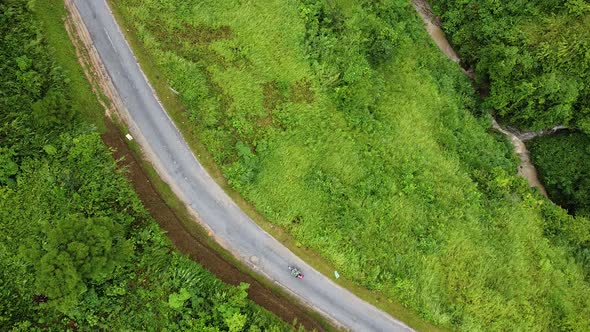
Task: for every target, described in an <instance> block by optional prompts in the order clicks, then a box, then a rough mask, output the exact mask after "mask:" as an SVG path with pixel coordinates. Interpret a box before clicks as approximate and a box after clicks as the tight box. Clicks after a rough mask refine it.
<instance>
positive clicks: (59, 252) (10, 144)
mask: <svg viewBox="0 0 590 332" xmlns="http://www.w3.org/2000/svg"><path fill="white" fill-rule="evenodd" d="M34 5H35V3H34V2H30V1H23V0H9V1H4V2H2V3H0V30H1V31H2V37H0V330H2V331H10V330H14V331H36V330H66V329H67V330H81V331H95V330H109V331H124V330H158V331H159V330H174V331H178V330H198V331H261V330H270V331H288V330H292V329H293V327H291V326H289V325H286V324H284V323H282V322H280V321H279V320H278V319H277V318H276V317H274V316H272V315H271V314H270V313H268V312H266V311H265V310H263V309H261V308H260V307H258V306H256V305H254V304H253V303H252V302H250V301H248V300H247V299H246V296H247V292H246V291H247V285H242V286H240V287H232V286H228V285H225V284H223V283H222V282H220V281H219V280H217V279H216V278H215V277H214V276H213V275H212V274H210V273H209V272H208V271H206V270H205V269H204V268H203V267H201V266H199V265H197V264H195V263H194V262H192V261H191V260H190V259H189V258H187V257H184V256H182V255H180V254H179V253H177V252H176V251H174V250H173V248H172V246H171V244H170V243H169V242H168V240H167V239H166V237H165V236H164V234H163V233H162V231H161V230H159V228H158V227H157V225H156V223H155V222H154V221H153V220H152V219H151V217H150V215H149V214H148V212H147V211H146V210H145V208H144V207H143V206H142V204H141V202H140V201H139V199H138V197H137V196H136V194H135V193H134V192H133V190H132V188H131V185H130V184H129V183H128V182H127V180H126V179H125V177H124V174H123V172H122V171H121V170H119V169H118V166H117V163H116V162H115V161H114V160H113V159H112V156H111V154H110V151H109V150H108V149H107V148H106V147H105V146H104V145H103V143H102V142H101V140H100V136H99V134H98V133H97V132H95V129H94V127H93V126H90V125H89V124H87V123H86V122H84V121H83V120H82V118H81V115H80V110H78V109H76V108H74V107H72V105H73V104H75V105H81V104H83V103H80V102H79V101H74V100H73V98H72V95H73V93H72V92H71V91H70V88H71V86H70V85H69V84H70V80H69V79H67V74H68V73H67V72H64V71H62V68H60V67H59V66H57V64H56V63H55V62H54V61H53V60H52V58H53V57H52V54H51V52H50V50H49V47H48V45H47V44H46V39H45V38H44V37H43V32H42V31H41V29H40V28H39V25H40V24H39V22H37V21H36V20H35V19H34V15H33V13H32V12H31V8H34ZM52 5H55V4H52ZM60 24H61V23H60ZM61 29H62V33H63V34H65V31H63V27H61ZM78 83H79V81H78Z"/></svg>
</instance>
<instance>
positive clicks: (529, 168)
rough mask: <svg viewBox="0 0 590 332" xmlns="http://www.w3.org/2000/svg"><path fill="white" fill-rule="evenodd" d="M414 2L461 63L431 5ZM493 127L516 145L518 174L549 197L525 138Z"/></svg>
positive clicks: (442, 45)
mask: <svg viewBox="0 0 590 332" xmlns="http://www.w3.org/2000/svg"><path fill="white" fill-rule="evenodd" d="M413 4H414V8H416V11H417V12H418V14H420V17H422V20H423V21H424V24H426V31H428V34H429V35H430V37H431V38H432V40H434V42H435V44H436V45H437V46H438V48H439V49H440V50H441V51H442V52H443V53H444V54H445V55H446V56H447V57H448V58H449V59H451V60H452V61H453V62H456V63H458V64H460V63H461V59H460V58H459V56H458V55H457V53H456V52H455V50H453V48H452V47H451V45H450V44H449V41H448V40H447V37H446V36H445V34H444V32H443V31H442V29H441V27H440V22H439V20H438V18H437V17H436V16H435V15H434V14H433V12H432V9H431V8H430V5H429V4H428V3H427V2H426V1H425V0H414V2H413ZM462 70H463V72H464V73H465V74H466V75H468V76H469V77H470V78H471V79H473V78H474V73H473V71H471V70H465V69H464V68H462ZM492 127H493V128H494V129H495V130H497V131H498V132H500V133H502V134H504V135H506V136H508V138H510V142H512V146H513V147H514V153H516V154H517V155H518V157H519V158H520V165H519V166H518V175H519V176H521V177H523V178H525V179H526V180H527V181H528V183H529V186H531V187H535V188H537V189H539V191H540V192H541V193H542V194H543V195H544V196H545V197H547V191H546V190H545V187H543V184H542V183H541V181H540V180H539V177H538V175H537V169H536V168H535V166H534V165H533V163H532V162H531V158H530V155H529V151H528V150H527V148H526V145H525V144H524V142H523V140H522V139H521V138H520V137H519V136H517V135H516V134H515V133H513V132H511V131H510V130H507V129H505V128H502V127H501V126H500V125H499V124H498V122H496V120H495V119H494V120H493V121H492Z"/></svg>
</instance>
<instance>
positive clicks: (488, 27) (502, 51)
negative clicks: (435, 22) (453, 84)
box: [432, 0, 590, 133]
mask: <svg viewBox="0 0 590 332" xmlns="http://www.w3.org/2000/svg"><path fill="white" fill-rule="evenodd" d="M432 4H433V7H434V9H435V11H436V13H437V14H439V15H440V16H441V17H442V26H443V29H444V31H445V32H446V33H447V35H448V36H449V37H450V40H451V42H452V44H453V45H454V47H455V49H456V50H457V51H458V53H459V54H460V56H461V59H462V60H463V61H464V62H465V65H466V66H469V67H471V68H474V69H475V72H476V74H477V75H476V80H477V82H478V83H479V84H480V85H482V86H484V87H486V89H489V95H488V96H486V97H485V107H487V108H488V109H491V110H493V111H495V112H497V114H498V115H500V116H501V117H502V118H504V119H505V120H507V121H508V122H510V123H512V124H514V125H517V126H520V127H522V128H528V129H534V130H538V129H543V128H548V127H553V126H555V125H559V124H562V125H566V126H570V127H577V128H580V129H582V130H583V131H585V132H586V133H590V84H588V82H589V81H590V2H588V1H585V0H554V1H547V0H534V1H477V0H467V1H465V0H460V1H458V0H434V1H432Z"/></svg>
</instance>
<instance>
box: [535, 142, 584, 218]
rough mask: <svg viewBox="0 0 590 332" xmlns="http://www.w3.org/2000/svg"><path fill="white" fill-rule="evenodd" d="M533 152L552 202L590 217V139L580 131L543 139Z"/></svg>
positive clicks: (576, 213) (572, 211)
mask: <svg viewBox="0 0 590 332" xmlns="http://www.w3.org/2000/svg"><path fill="white" fill-rule="evenodd" d="M529 150H530V151H531V155H532V157H533V162H534V163H535V166H536V167H537V169H538V170H539V175H540V176H541V179H542V180H543V184H544V185H545V188H546V189H547V192H548V193H549V196H550V197H551V200H552V201H554V202H555V203H557V204H559V205H561V206H563V207H564V208H566V209H567V210H568V211H570V212H571V213H572V214H574V215H581V216H586V217H590V137H588V135H585V134H583V133H580V132H571V133H563V134H558V135H555V136H547V137H541V138H537V139H535V140H534V141H532V142H531V143H530V144H529Z"/></svg>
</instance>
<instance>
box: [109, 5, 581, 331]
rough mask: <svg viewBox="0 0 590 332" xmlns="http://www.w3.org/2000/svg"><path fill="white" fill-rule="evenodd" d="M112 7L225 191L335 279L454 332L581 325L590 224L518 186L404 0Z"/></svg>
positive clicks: (504, 154)
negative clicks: (329, 267) (320, 260)
mask: <svg viewBox="0 0 590 332" xmlns="http://www.w3.org/2000/svg"><path fill="white" fill-rule="evenodd" d="M113 5H114V6H116V7H117V8H118V10H119V11H120V12H121V13H122V16H123V17H124V19H125V21H126V22H127V25H128V26H127V27H129V28H130V29H133V30H132V31H134V32H135V33H137V36H138V37H139V39H140V41H141V42H142V44H143V46H144V47H145V48H146V49H147V51H148V52H149V54H150V55H151V56H152V57H153V61H154V63H156V64H157V65H158V66H159V69H160V71H161V72H162V73H163V74H164V75H165V78H166V80H167V81H168V82H169V83H170V85H171V86H172V87H173V88H174V89H175V90H177V91H179V93H180V98H181V99H182V101H183V102H184V105H185V106H186V118H187V119H188V120H189V121H191V123H192V124H193V126H194V128H195V133H196V135H197V137H198V138H199V139H200V141H202V142H203V143H204V144H205V145H206V146H207V148H208V149H209V151H210V152H211V154H212V156H213V157H214V159H215V160H216V161H217V163H218V164H219V166H220V167H221V168H222V170H223V172H224V175H225V176H226V177H227V179H228V181H229V182H230V184H231V185H232V186H233V187H234V188H236V189H237V190H238V191H239V192H240V193H241V194H242V195H243V196H244V197H245V198H246V199H248V200H249V201H250V202H251V203H252V204H253V205H254V206H255V207H256V208H257V209H258V211H260V212H261V213H263V214H264V215H265V216H266V217H267V218H268V219H269V220H270V221H271V222H273V223H275V224H277V225H280V226H282V227H284V228H286V229H287V230H288V231H289V232H290V233H291V235H292V236H293V237H295V239H296V240H297V241H298V242H299V243H301V244H302V245H305V246H307V247H310V248H312V249H314V250H315V251H317V252H319V253H320V254H321V255H322V256H323V257H324V258H326V259H327V260H329V261H330V262H331V263H332V264H333V265H334V266H335V267H336V268H337V270H338V271H339V272H340V273H341V274H342V275H343V276H346V277H347V278H350V279H352V280H353V281H354V282H356V283H357V284H359V285H363V286H365V287H367V288H370V289H373V290H376V291H379V292H380V293H381V294H383V296H384V297H386V298H387V299H389V300H395V301H399V302H402V303H403V304H404V305H405V306H407V307H410V308H412V309H414V310H416V311H417V312H418V313H420V315H421V316H422V317H424V318H425V319H427V320H430V321H432V322H435V323H437V324H440V325H443V326H448V327H452V328H455V329H460V330H467V331H477V330H577V331H585V330H588V329H589V328H590V326H588V321H587V320H586V319H585V317H588V315H589V314H590V297H589V296H588V295H589V294H590V285H589V284H588V283H587V281H586V280H587V279H585V278H586V276H587V271H588V266H589V265H587V264H586V263H585V262H586V260H585V258H584V257H588V251H587V249H588V243H589V242H588V236H587V235H588V230H590V222H589V221H588V219H584V218H576V219H574V218H572V217H571V216H568V215H567V213H566V212H565V211H563V210H562V209H560V208H559V207H557V206H555V205H553V204H552V203H551V202H549V201H547V200H545V199H544V198H542V197H540V195H538V194H535V193H533V192H531V191H530V189H529V188H528V186H527V184H526V182H525V181H524V180H523V179H521V178H518V177H517V176H516V174H515V169H516V161H515V160H514V158H513V157H511V153H512V152H511V148H510V147H509V144H508V143H507V142H505V141H503V140H501V139H498V137H497V136H493V135H490V134H489V133H488V128H489V122H490V121H489V118H488V117H485V116H484V117H481V118H476V117H474V115H473V114H476V113H478V112H477V110H476V105H477V99H476V97H475V93H474V91H473V89H472V87H471V85H470V82H469V81H468V80H467V78H466V77H464V75H463V74H462V73H461V72H460V71H459V69H458V68H456V66H455V65H454V64H453V63H451V62H450V61H447V60H446V59H444V58H443V56H442V55H440V54H439V52H438V51H437V50H436V48H435V47H434V46H433V45H432V43H431V42H430V40H429V39H428V36H427V35H426V33H425V31H424V29H423V26H422V22H421V21H420V20H419V18H418V17H417V15H416V13H415V12H414V10H413V8H412V7H411V5H410V4H409V3H408V2H407V1H401V0H400V1H347V0H337V1H331V0H330V1H328V0H326V1H322V0H316V1H314V0H301V1H286V0H271V1H265V2H264V4H262V3H256V2H241V3H236V2H228V1H199V2H194V1H188V0H187V1H183V0H174V1H173V5H171V3H170V2H168V3H166V4H165V3H163V2H161V1H156V0H147V1H138V0H122V1H117V2H114V3H113ZM498 6H503V4H498ZM507 51H509V50H507ZM523 61H524V60H523ZM506 70H507V71H508V72H510V70H509V69H506ZM556 77H558V76H556ZM577 82H578V81H575V82H574V83H572V84H570V85H571V86H572V87H577V85H576V84H577ZM549 88H550V87H547V89H549ZM572 89H573V88H572ZM568 91H569V90H568ZM571 91H574V90H571ZM541 92H542V91H539V92H538V93H541ZM550 92H551V91H549V92H547V91H546V92H542V93H543V94H549V93H550ZM573 95H574V92H571V93H569V94H567V95H563V96H562V95H559V96H557V95H554V96H553V97H555V98H565V99H564V100H570V99H572V98H573V97H572V96H573Z"/></svg>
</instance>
